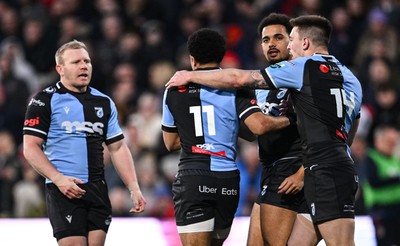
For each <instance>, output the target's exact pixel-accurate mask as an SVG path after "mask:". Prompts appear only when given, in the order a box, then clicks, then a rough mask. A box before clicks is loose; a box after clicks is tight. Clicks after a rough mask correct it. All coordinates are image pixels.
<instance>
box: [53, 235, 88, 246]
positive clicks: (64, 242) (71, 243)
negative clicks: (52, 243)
mask: <svg viewBox="0 0 400 246" xmlns="http://www.w3.org/2000/svg"><path fill="white" fill-rule="evenodd" d="M86 241H87V239H86V237H82V236H71V237H64V238H61V239H60V240H58V245H59V246H75V245H76V246H86V245H87V243H86Z"/></svg>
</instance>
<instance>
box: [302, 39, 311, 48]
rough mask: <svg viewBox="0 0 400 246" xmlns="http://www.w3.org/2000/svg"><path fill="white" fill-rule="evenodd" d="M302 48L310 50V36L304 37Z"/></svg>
mask: <svg viewBox="0 0 400 246" xmlns="http://www.w3.org/2000/svg"><path fill="white" fill-rule="evenodd" d="M302 48H303V50H308V49H309V48H310V39H309V38H307V37H304V38H303V42H302Z"/></svg>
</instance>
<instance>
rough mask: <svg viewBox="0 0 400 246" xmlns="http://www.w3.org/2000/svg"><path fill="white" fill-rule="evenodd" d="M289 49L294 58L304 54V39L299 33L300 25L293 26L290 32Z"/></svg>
mask: <svg viewBox="0 0 400 246" xmlns="http://www.w3.org/2000/svg"><path fill="white" fill-rule="evenodd" d="M288 49H289V53H290V55H291V56H292V59H295V58H297V57H302V56H304V51H303V40H302V38H301V37H300V35H299V30H298V27H293V29H292V31H291V32H290V35H289V45H288Z"/></svg>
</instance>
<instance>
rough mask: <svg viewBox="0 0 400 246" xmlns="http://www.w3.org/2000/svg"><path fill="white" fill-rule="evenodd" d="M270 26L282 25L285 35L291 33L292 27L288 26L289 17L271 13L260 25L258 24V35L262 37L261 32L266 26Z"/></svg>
mask: <svg viewBox="0 0 400 246" xmlns="http://www.w3.org/2000/svg"><path fill="white" fill-rule="evenodd" d="M270 25H282V26H285V28H286V31H287V33H288V34H289V33H290V32H291V31H292V25H291V24H290V17H289V16H287V15H284V14H277V13H271V14H269V15H268V16H266V17H264V18H263V19H262V20H261V21H260V24H258V28H257V30H258V35H260V37H261V36H262V30H263V28H264V27H266V26H270Z"/></svg>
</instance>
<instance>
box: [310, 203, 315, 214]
mask: <svg viewBox="0 0 400 246" xmlns="http://www.w3.org/2000/svg"><path fill="white" fill-rule="evenodd" d="M310 207H311V215H312V216H315V203H311V206H310Z"/></svg>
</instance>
